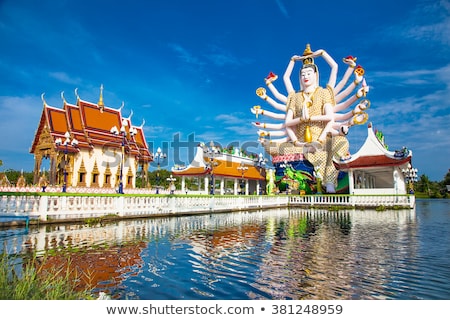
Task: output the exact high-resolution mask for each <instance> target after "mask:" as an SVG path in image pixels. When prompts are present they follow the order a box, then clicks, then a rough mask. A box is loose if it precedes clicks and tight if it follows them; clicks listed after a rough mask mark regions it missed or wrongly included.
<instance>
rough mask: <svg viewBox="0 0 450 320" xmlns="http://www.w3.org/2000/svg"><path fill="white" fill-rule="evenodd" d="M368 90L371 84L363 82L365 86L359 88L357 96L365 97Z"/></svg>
mask: <svg viewBox="0 0 450 320" xmlns="http://www.w3.org/2000/svg"><path fill="white" fill-rule="evenodd" d="M368 92H369V86H367V85H364V84H363V86H362V87H361V88H359V89H358V91H357V92H356V97H357V98H361V97H365V96H366V95H367V93H368Z"/></svg>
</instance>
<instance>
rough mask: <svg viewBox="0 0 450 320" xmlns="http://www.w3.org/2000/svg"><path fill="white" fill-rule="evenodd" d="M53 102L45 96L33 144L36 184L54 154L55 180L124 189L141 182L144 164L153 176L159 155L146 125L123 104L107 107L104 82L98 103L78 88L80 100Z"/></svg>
mask: <svg viewBox="0 0 450 320" xmlns="http://www.w3.org/2000/svg"><path fill="white" fill-rule="evenodd" d="M61 97H62V99H63V107H62V109H60V108H55V107H52V106H49V105H48V104H47V103H46V101H45V99H44V96H43V95H42V101H43V109H42V114H41V118H40V121H39V124H38V127H37V130H36V133H35V136H34V139H33V142H32V145H31V148H30V153H32V154H33V155H34V160H35V163H34V184H37V183H38V182H39V179H40V177H41V175H42V172H43V170H44V172H45V169H43V168H42V162H43V159H49V161H50V164H49V168H47V171H48V183H49V185H63V184H67V187H104V188H116V187H118V185H119V182H120V180H122V183H123V187H124V188H134V187H135V186H136V175H137V172H138V171H139V168H141V170H142V172H143V173H144V176H143V177H142V179H143V182H144V183H143V184H144V185H145V182H146V181H148V180H147V171H148V166H149V163H150V162H152V161H153V156H152V154H151V152H150V151H149V149H148V146H147V143H146V140H145V135H144V130H143V124H142V125H141V126H135V125H133V124H132V122H131V115H132V114H131V115H130V116H129V117H128V118H124V117H123V115H122V112H121V109H122V107H121V108H119V109H114V108H110V107H106V106H105V105H104V103H103V87H102V88H101V90H100V98H99V101H98V103H92V102H87V101H83V100H82V99H81V98H80V97H79V96H78V94H77V92H76V98H77V101H76V104H70V103H68V102H67V101H66V100H65V98H64V96H63V94H61Z"/></svg>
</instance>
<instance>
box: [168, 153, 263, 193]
mask: <svg viewBox="0 0 450 320" xmlns="http://www.w3.org/2000/svg"><path fill="white" fill-rule="evenodd" d="M236 151H237V150H235V152H228V151H224V150H222V151H220V152H219V153H217V154H216V155H214V157H211V158H209V157H208V156H207V155H206V154H205V152H204V150H203V148H202V146H198V147H197V152H196V154H195V157H194V160H193V161H192V162H191V163H190V164H189V165H188V166H184V167H181V166H175V167H173V168H172V174H173V175H174V176H178V177H181V178H182V180H181V190H182V192H185V191H187V190H186V178H193V179H195V180H196V184H197V186H198V191H200V192H201V189H202V188H201V186H202V185H203V187H204V193H208V192H209V191H208V187H210V185H211V183H213V184H214V189H216V186H215V184H216V181H219V187H218V188H217V192H218V193H220V194H235V195H236V194H254V193H255V194H260V191H261V190H262V189H264V188H265V180H266V179H265V170H264V169H263V168H262V167H258V166H257V159H253V158H250V157H248V156H245V155H241V154H237V153H236ZM202 180H203V181H204V182H203V183H202ZM191 191H192V190H190V191H189V192H191Z"/></svg>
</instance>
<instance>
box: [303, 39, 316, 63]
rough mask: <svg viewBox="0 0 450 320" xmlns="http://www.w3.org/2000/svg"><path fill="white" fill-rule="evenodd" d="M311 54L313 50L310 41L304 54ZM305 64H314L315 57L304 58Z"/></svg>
mask: <svg viewBox="0 0 450 320" xmlns="http://www.w3.org/2000/svg"><path fill="white" fill-rule="evenodd" d="M311 54H313V52H312V50H311V46H310V44H309V43H308V44H307V45H306V48H305V51H303V56H309V55H311ZM303 64H314V58H313V57H309V58H306V59H303Z"/></svg>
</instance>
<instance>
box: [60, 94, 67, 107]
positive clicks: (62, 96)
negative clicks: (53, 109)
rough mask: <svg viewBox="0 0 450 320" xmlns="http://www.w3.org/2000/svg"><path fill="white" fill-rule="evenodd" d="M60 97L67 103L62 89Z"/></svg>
mask: <svg viewBox="0 0 450 320" xmlns="http://www.w3.org/2000/svg"><path fill="white" fill-rule="evenodd" d="M61 99H62V101H63V103H64V104H66V103H67V101H66V98H64V91H61Z"/></svg>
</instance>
